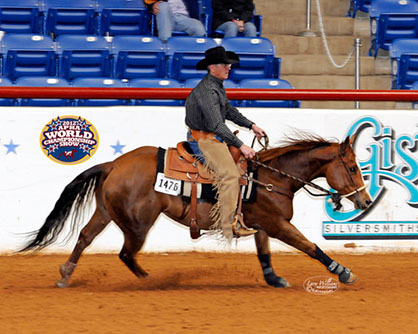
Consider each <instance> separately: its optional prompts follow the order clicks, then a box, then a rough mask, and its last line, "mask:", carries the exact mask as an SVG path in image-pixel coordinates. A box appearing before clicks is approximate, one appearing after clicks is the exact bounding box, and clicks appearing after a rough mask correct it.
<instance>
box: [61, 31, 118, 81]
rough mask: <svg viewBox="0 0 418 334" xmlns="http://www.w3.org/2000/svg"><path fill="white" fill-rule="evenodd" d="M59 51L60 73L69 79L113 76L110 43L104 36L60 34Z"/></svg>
mask: <svg viewBox="0 0 418 334" xmlns="http://www.w3.org/2000/svg"><path fill="white" fill-rule="evenodd" d="M57 53H58V55H59V75H60V76H61V77H63V78H65V79H67V80H73V79H75V78H79V77H110V76H111V73H112V67H111V55H110V45H109V43H108V42H107V41H106V39H105V38H104V37H103V36H94V35H93V36H92V35H90V36H89V35H61V36H58V37H57Z"/></svg>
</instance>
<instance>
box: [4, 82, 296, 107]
mask: <svg viewBox="0 0 418 334" xmlns="http://www.w3.org/2000/svg"><path fill="white" fill-rule="evenodd" d="M199 82H200V78H195V79H188V80H186V81H185V82H184V83H180V82H179V81H177V80H174V79H160V78H146V79H140V78H139V79H132V80H130V81H129V82H124V81H122V80H120V79H110V78H100V77H97V78H77V79H74V80H73V81H72V82H69V81H67V80H65V79H63V78H59V77H43V76H39V77H38V76H33V77H21V78H18V79H17V80H16V82H15V83H14V84H13V83H12V82H11V81H10V80H9V79H7V78H0V86H3V87H7V86H16V87H19V86H20V87H103V88H121V87H130V88H194V87H195V86H196V85H197V84H198V83H199ZM224 86H225V88H254V87H255V86H257V87H260V88H266V89H292V88H293V87H292V86H291V85H290V84H289V83H288V82H287V81H285V80H280V79H267V80H266V79H245V80H242V81H241V82H240V83H239V84H236V83H234V82H233V81H231V80H225V82H224ZM184 103H185V100H170V99H132V100H127V99H125V100H120V99H74V100H72V99H51V98H32V99H28V98H19V99H10V98H0V106H63V107H64V106H114V105H141V106H184ZM231 103H232V105H234V106H236V107H255V108H263V107H271V108H299V107H300V102H299V101H288V100H284V101H277V100H231Z"/></svg>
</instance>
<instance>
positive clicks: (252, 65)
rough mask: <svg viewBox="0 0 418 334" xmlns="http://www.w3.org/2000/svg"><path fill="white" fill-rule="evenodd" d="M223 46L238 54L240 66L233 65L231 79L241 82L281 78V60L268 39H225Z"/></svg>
mask: <svg viewBox="0 0 418 334" xmlns="http://www.w3.org/2000/svg"><path fill="white" fill-rule="evenodd" d="M221 46H223V47H224V48H225V50H227V51H234V52H235V53H236V54H238V56H239V58H240V61H239V64H236V65H233V66H232V69H231V72H230V74H229V79H231V80H233V81H236V82H239V81H241V80H243V79H259V78H279V74H280V62H281V59H280V58H276V57H275V49H274V46H273V44H272V43H271V41H270V40H269V39H267V38H263V37H260V38H253V37H230V38H224V39H223V40H222V42H221Z"/></svg>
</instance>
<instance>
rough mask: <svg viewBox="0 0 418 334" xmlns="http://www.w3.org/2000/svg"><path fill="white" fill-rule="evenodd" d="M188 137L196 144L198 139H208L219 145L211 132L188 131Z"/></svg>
mask: <svg viewBox="0 0 418 334" xmlns="http://www.w3.org/2000/svg"><path fill="white" fill-rule="evenodd" d="M190 135H191V136H192V138H193V139H194V140H196V141H197V142H198V141H199V140H200V139H209V140H213V141H216V142H218V143H220V141H219V140H218V139H217V138H216V135H215V134H214V133H213V132H206V131H199V130H192V129H190Z"/></svg>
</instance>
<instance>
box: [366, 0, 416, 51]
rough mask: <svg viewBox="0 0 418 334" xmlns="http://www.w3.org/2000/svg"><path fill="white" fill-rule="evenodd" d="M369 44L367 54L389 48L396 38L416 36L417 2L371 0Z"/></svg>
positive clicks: (409, 0)
mask: <svg viewBox="0 0 418 334" xmlns="http://www.w3.org/2000/svg"><path fill="white" fill-rule="evenodd" d="M370 32H371V46H370V50H369V56H374V57H376V56H377V54H378V51H379V49H383V50H389V46H390V44H391V43H392V41H393V40H395V39H397V38H416V37H418V2H417V1H414V0H372V2H371V5H370Z"/></svg>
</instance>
